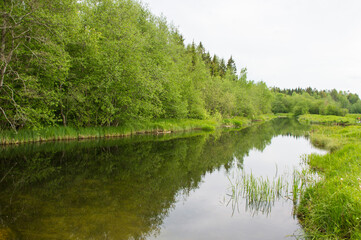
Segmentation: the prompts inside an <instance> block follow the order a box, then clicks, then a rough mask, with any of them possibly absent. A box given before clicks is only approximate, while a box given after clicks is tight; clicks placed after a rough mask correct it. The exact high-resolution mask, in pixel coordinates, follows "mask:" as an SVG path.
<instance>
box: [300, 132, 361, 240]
mask: <svg viewBox="0 0 361 240" xmlns="http://www.w3.org/2000/svg"><path fill="white" fill-rule="evenodd" d="M310 137H311V140H312V142H313V143H315V144H317V145H319V146H321V147H324V148H326V149H329V150H331V152H330V153H329V154H327V155H324V156H319V155H310V156H309V157H308V160H307V162H308V164H309V165H310V167H311V168H312V169H313V170H314V171H316V172H317V173H318V174H319V175H320V176H321V177H322V180H321V181H319V182H318V183H317V184H315V185H313V186H310V187H308V188H307V190H306V191H305V192H304V193H303V195H302V197H301V203H300V206H299V208H298V216H299V218H300V219H301V223H302V225H303V226H304V228H305V230H306V233H307V234H308V236H309V237H310V238H312V239H361V126H358V125H352V126H314V127H313V130H312V133H311V135H310Z"/></svg>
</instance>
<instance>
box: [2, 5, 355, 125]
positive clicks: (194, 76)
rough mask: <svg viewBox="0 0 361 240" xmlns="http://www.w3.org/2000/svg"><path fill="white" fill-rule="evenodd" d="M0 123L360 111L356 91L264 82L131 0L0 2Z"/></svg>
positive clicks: (111, 121)
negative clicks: (284, 86)
mask: <svg viewBox="0 0 361 240" xmlns="http://www.w3.org/2000/svg"><path fill="white" fill-rule="evenodd" d="M0 8H1V15H2V18H1V19H0V30H1V34H0V36H1V39H0V41H1V48H0V58H1V76H0V129H3V130H8V129H13V130H14V131H17V130H19V129H40V128H44V127H50V126H59V125H62V126H72V127H93V126H122V125H124V124H126V123H128V122H132V121H149V120H157V119H187V118H188V119H210V118H214V117H218V118H219V117H224V118H229V117H236V116H242V117H247V118H251V119H252V118H254V117H255V116H257V115H260V114H265V113H272V112H273V113H294V114H295V115H300V114H304V113H317V114H325V115H329V114H332V115H345V114H346V113H360V112H361V101H360V99H359V96H358V95H356V94H352V93H348V92H338V91H336V90H330V91H317V90H315V89H311V88H308V89H295V90H291V89H285V90H281V89H279V88H269V87H268V86H267V85H266V84H265V83H264V82H254V81H252V80H249V79H247V68H245V67H244V68H242V69H240V71H239V72H238V70H237V68H236V63H235V61H234V60H233V58H232V56H230V58H229V59H228V60H225V59H222V58H220V57H219V56H217V55H216V54H210V52H209V51H207V50H206V49H205V47H204V46H203V44H202V43H197V44H196V43H191V44H186V43H185V40H184V38H183V36H182V34H181V33H179V31H178V29H177V28H176V27H174V26H172V25H171V24H169V23H168V22H167V20H166V19H165V18H164V17H157V16H155V15H153V14H152V13H151V12H150V10H149V9H148V8H147V6H145V5H144V4H142V3H141V2H138V1H134V0H101V1H100V0H84V1H76V0H52V1H50V0H5V1H1V3H0Z"/></svg>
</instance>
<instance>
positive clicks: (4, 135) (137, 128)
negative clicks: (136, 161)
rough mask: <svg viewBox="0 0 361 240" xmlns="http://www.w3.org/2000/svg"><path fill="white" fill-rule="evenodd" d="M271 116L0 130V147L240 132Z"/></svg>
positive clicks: (273, 116)
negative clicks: (228, 130) (227, 130)
mask: <svg viewBox="0 0 361 240" xmlns="http://www.w3.org/2000/svg"><path fill="white" fill-rule="evenodd" d="M276 117H277V116H275V115H273V114H265V115H260V116H257V117H255V118H254V119H250V118H245V117H235V118H229V119H209V120H199V119H163V120H155V121H144V122H133V123H131V124H127V125H125V126H121V127H87V128H74V127H63V126H57V127H47V128H41V129H38V130H20V131H18V132H14V131H11V130H6V131H0V145H12V144H22V143H35V142H48V141H62V140H82V139H96V138H112V137H127V136H132V135H139V134H170V133H174V132H186V131H192V130H201V131H214V130H215V129H216V128H235V129H242V128H246V127H249V126H251V125H254V124H257V123H258V124H259V123H263V122H266V121H269V120H272V119H274V118H276Z"/></svg>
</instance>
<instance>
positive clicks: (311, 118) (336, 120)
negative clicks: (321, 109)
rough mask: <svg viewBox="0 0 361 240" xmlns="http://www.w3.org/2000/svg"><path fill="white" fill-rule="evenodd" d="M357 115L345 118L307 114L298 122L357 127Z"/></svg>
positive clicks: (300, 117) (349, 115)
mask: <svg viewBox="0 0 361 240" xmlns="http://www.w3.org/2000/svg"><path fill="white" fill-rule="evenodd" d="M357 117H358V115H357V114H348V115H346V116H345V117H341V116H334V115H316V114H305V115H301V116H299V118H298V120H299V121H300V122H301V123H307V124H323V125H343V126H347V125H357V124H358V123H357Z"/></svg>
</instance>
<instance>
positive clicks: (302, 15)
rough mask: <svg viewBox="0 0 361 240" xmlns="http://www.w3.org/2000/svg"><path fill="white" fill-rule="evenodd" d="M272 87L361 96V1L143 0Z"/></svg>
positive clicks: (189, 39)
mask: <svg viewBox="0 0 361 240" xmlns="http://www.w3.org/2000/svg"><path fill="white" fill-rule="evenodd" d="M142 1H143V3H146V4H148V6H149V8H150V9H151V11H152V12H153V13H154V14H155V15H157V16H159V15H161V14H163V15H164V16H165V17H166V18H167V20H168V22H171V23H173V25H175V26H177V27H178V29H179V31H180V33H182V34H183V36H184V38H185V39H186V43H191V42H192V41H193V40H194V41H195V42H196V43H199V42H202V43H203V45H204V46H205V48H206V49H207V50H209V51H210V53H211V54H217V55H218V56H220V57H223V58H225V60H228V59H229V57H230V56H231V55H232V56H233V58H234V59H235V61H236V63H237V67H238V70H239V71H240V70H241V68H243V67H247V69H248V79H250V80H255V81H264V82H266V83H267V85H268V86H278V87H281V88H296V87H303V88H305V87H308V86H311V87H313V88H317V89H332V88H336V89H337V90H343V91H348V90H349V91H350V92H353V93H357V94H359V96H361V0H222V1H220V0H142Z"/></svg>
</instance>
